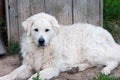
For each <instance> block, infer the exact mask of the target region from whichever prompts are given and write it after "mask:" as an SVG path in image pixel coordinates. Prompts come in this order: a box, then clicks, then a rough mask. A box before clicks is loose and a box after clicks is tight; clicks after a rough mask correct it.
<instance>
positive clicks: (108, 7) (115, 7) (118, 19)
mask: <svg viewBox="0 0 120 80" xmlns="http://www.w3.org/2000/svg"><path fill="white" fill-rule="evenodd" d="M103 3H104V4H103V27H104V28H105V29H106V30H108V31H109V32H110V33H111V34H112V36H113V37H114V39H115V40H116V42H120V0H103Z"/></svg>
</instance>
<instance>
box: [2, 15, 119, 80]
mask: <svg viewBox="0 0 120 80" xmlns="http://www.w3.org/2000/svg"><path fill="white" fill-rule="evenodd" d="M22 26H23V28H24V30H25V33H24V34H23V36H22V41H21V52H22V53H23V64H22V66H20V67H19V68H17V69H16V70H14V71H13V72H11V73H10V74H8V75H6V76H3V77H0V80H19V79H28V78H29V79H28V80H32V77H34V76H36V74H34V75H33V73H34V72H37V71H39V72H40V76H41V79H42V80H44V79H51V78H52V77H56V76H58V75H59V73H60V72H62V71H67V70H70V69H71V68H73V67H78V68H79V71H83V70H85V69H87V68H89V67H93V66H97V65H105V67H104V68H103V70H102V73H104V74H110V72H111V71H112V70H113V69H115V68H116V67H117V66H118V63H119V62H120V46H119V45H118V44H117V43H115V41H114V39H113V38H112V36H111V34H110V33H109V32H107V31H106V30H104V29H103V28H102V27H99V26H93V25H91V24H83V23H78V24H73V25H67V26H60V25H59V24H58V22H57V20H56V19H55V18H54V17H53V16H51V15H48V14H46V13H38V14H36V15H33V16H32V17H30V18H28V19H27V20H26V21H24V22H23V23H22Z"/></svg>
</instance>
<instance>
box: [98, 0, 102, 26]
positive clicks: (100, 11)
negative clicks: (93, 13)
mask: <svg viewBox="0 0 120 80" xmlns="http://www.w3.org/2000/svg"><path fill="white" fill-rule="evenodd" d="M99 21H100V22H99V23H100V24H99V25H101V26H103V0H99Z"/></svg>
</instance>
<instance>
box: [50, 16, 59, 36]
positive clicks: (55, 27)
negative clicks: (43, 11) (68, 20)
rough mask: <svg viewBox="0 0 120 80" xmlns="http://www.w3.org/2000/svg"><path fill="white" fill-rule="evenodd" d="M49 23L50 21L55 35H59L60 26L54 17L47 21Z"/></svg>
mask: <svg viewBox="0 0 120 80" xmlns="http://www.w3.org/2000/svg"><path fill="white" fill-rule="evenodd" d="M49 21H50V23H51V25H52V27H53V29H54V30H55V32H56V33H57V34H59V32H60V25H59V24H58V21H57V20H56V19H55V18H54V17H53V18H51V19H49Z"/></svg>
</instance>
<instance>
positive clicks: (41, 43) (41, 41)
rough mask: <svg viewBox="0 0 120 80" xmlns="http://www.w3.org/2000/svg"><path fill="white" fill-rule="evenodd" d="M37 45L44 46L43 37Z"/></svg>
mask: <svg viewBox="0 0 120 80" xmlns="http://www.w3.org/2000/svg"><path fill="white" fill-rule="evenodd" d="M38 42H39V44H40V45H41V46H43V45H44V42H45V40H44V38H43V37H41V38H40V39H39V41H38Z"/></svg>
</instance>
